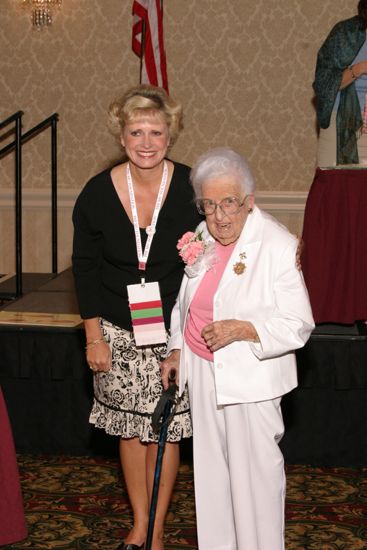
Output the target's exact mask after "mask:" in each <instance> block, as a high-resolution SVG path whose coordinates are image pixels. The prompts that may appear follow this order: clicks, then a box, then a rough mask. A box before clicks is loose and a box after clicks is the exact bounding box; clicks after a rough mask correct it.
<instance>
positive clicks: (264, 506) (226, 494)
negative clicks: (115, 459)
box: [185, 349, 285, 550]
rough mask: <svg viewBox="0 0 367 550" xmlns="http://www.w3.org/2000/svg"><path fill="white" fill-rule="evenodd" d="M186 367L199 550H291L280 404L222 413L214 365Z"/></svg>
mask: <svg viewBox="0 0 367 550" xmlns="http://www.w3.org/2000/svg"><path fill="white" fill-rule="evenodd" d="M185 359H186V361H185V362H186V363H187V365H186V368H187V372H188V386H189V397H190V405H191V414H192V421H193V431H194V438H193V458H194V482H195V503H196V518H197V532H198V543H199V550H283V549H284V506H285V474H284V461H283V456H282V453H281V451H280V449H279V447H278V442H279V440H280V439H281V437H282V435H283V432H284V425H283V419H282V413H281V409H280V398H278V399H273V400H270V401H262V402H257V403H241V404H238V405H225V406H217V404H216V395H215V381H214V372H213V368H214V366H213V363H211V362H209V361H206V360H205V359H202V358H200V357H198V356H197V355H195V354H194V353H192V352H191V350H189V349H187V352H186V350H185ZM259 368H261V367H259Z"/></svg>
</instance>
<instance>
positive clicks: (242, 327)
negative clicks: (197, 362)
mask: <svg viewBox="0 0 367 550" xmlns="http://www.w3.org/2000/svg"><path fill="white" fill-rule="evenodd" d="M201 336H202V337H203V338H204V340H205V342H206V344H207V346H208V348H209V349H210V351H217V350H218V349H220V348H224V347H225V346H228V344H231V343H232V342H236V341H240V340H247V341H251V342H259V337H258V334H257V332H256V329H255V327H254V325H253V324H252V323H250V322H249V321H238V320H237V319H226V320H225V321H215V322H214V323H210V324H209V325H206V327H204V328H203V330H202V331H201Z"/></svg>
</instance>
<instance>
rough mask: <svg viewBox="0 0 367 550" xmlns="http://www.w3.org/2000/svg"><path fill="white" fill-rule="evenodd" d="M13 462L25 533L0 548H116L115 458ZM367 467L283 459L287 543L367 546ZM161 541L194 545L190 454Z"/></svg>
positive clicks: (349, 548)
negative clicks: (292, 462) (325, 465)
mask: <svg viewBox="0 0 367 550" xmlns="http://www.w3.org/2000/svg"><path fill="white" fill-rule="evenodd" d="M18 462H19V467H20V472H21V478H22V487H23V495H24V501H25V509H26V517H27V522H28V526H29V537H28V538H27V539H26V540H25V541H22V542H20V543H17V544H13V545H10V546H7V547H3V548H7V549H9V550H10V549H12V550H17V549H19V550H20V549H26V548H31V549H33V550H43V549H57V550H97V549H98V550H113V549H115V548H116V546H117V545H118V544H119V542H120V541H121V540H122V539H123V538H124V536H125V535H126V534H127V532H128V530H129V526H130V525H131V511H130V507H129V503H128V500H127V495H126V491H125V488H124V486H123V482H122V479H121V474H120V471H119V468H118V462H117V460H115V459H111V458H109V459H102V458H87V457H34V456H20V457H18ZM366 473H367V469H363V470H354V469H345V468H343V469H342V468H337V469H327V468H308V467H305V466H288V467H287V507H286V549H287V550H296V549H297V550H301V549H310V550H311V549H312V550H332V549H343V550H359V549H360V550H362V549H366V548H367V482H366ZM165 548H166V550H170V549H171V550H178V549H183V550H191V549H196V548H197V543H196V532H195V510H194V494H193V474H192V466H191V464H190V462H189V461H188V462H186V463H184V464H182V465H181V467H180V471H179V476H178V479H177V483H176V488H175V492H174V495H173V500H172V504H171V507H170V511H169V515H168V518H167V529H166V545H165ZM249 550H251V549H249Z"/></svg>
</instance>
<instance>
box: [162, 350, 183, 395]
mask: <svg viewBox="0 0 367 550" xmlns="http://www.w3.org/2000/svg"><path fill="white" fill-rule="evenodd" d="M180 355H181V350H179V349H174V350H172V352H171V353H170V354H169V356H168V357H167V358H166V359H165V360H164V361H163V362H162V363H161V367H160V369H161V375H162V384H163V388H164V389H165V390H166V389H167V388H168V386H169V384H170V381H172V380H175V383H176V384H177V386H178V384H179V381H180V380H179V370H180Z"/></svg>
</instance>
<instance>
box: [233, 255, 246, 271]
mask: <svg viewBox="0 0 367 550" xmlns="http://www.w3.org/2000/svg"><path fill="white" fill-rule="evenodd" d="M245 258H246V252H241V254H240V260H241V261H240V262H236V263H235V264H234V266H233V271H234V272H235V274H236V275H242V273H243V272H244V271H245V269H246V264H245V263H244V262H243V261H242V260H244V259H245Z"/></svg>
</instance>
